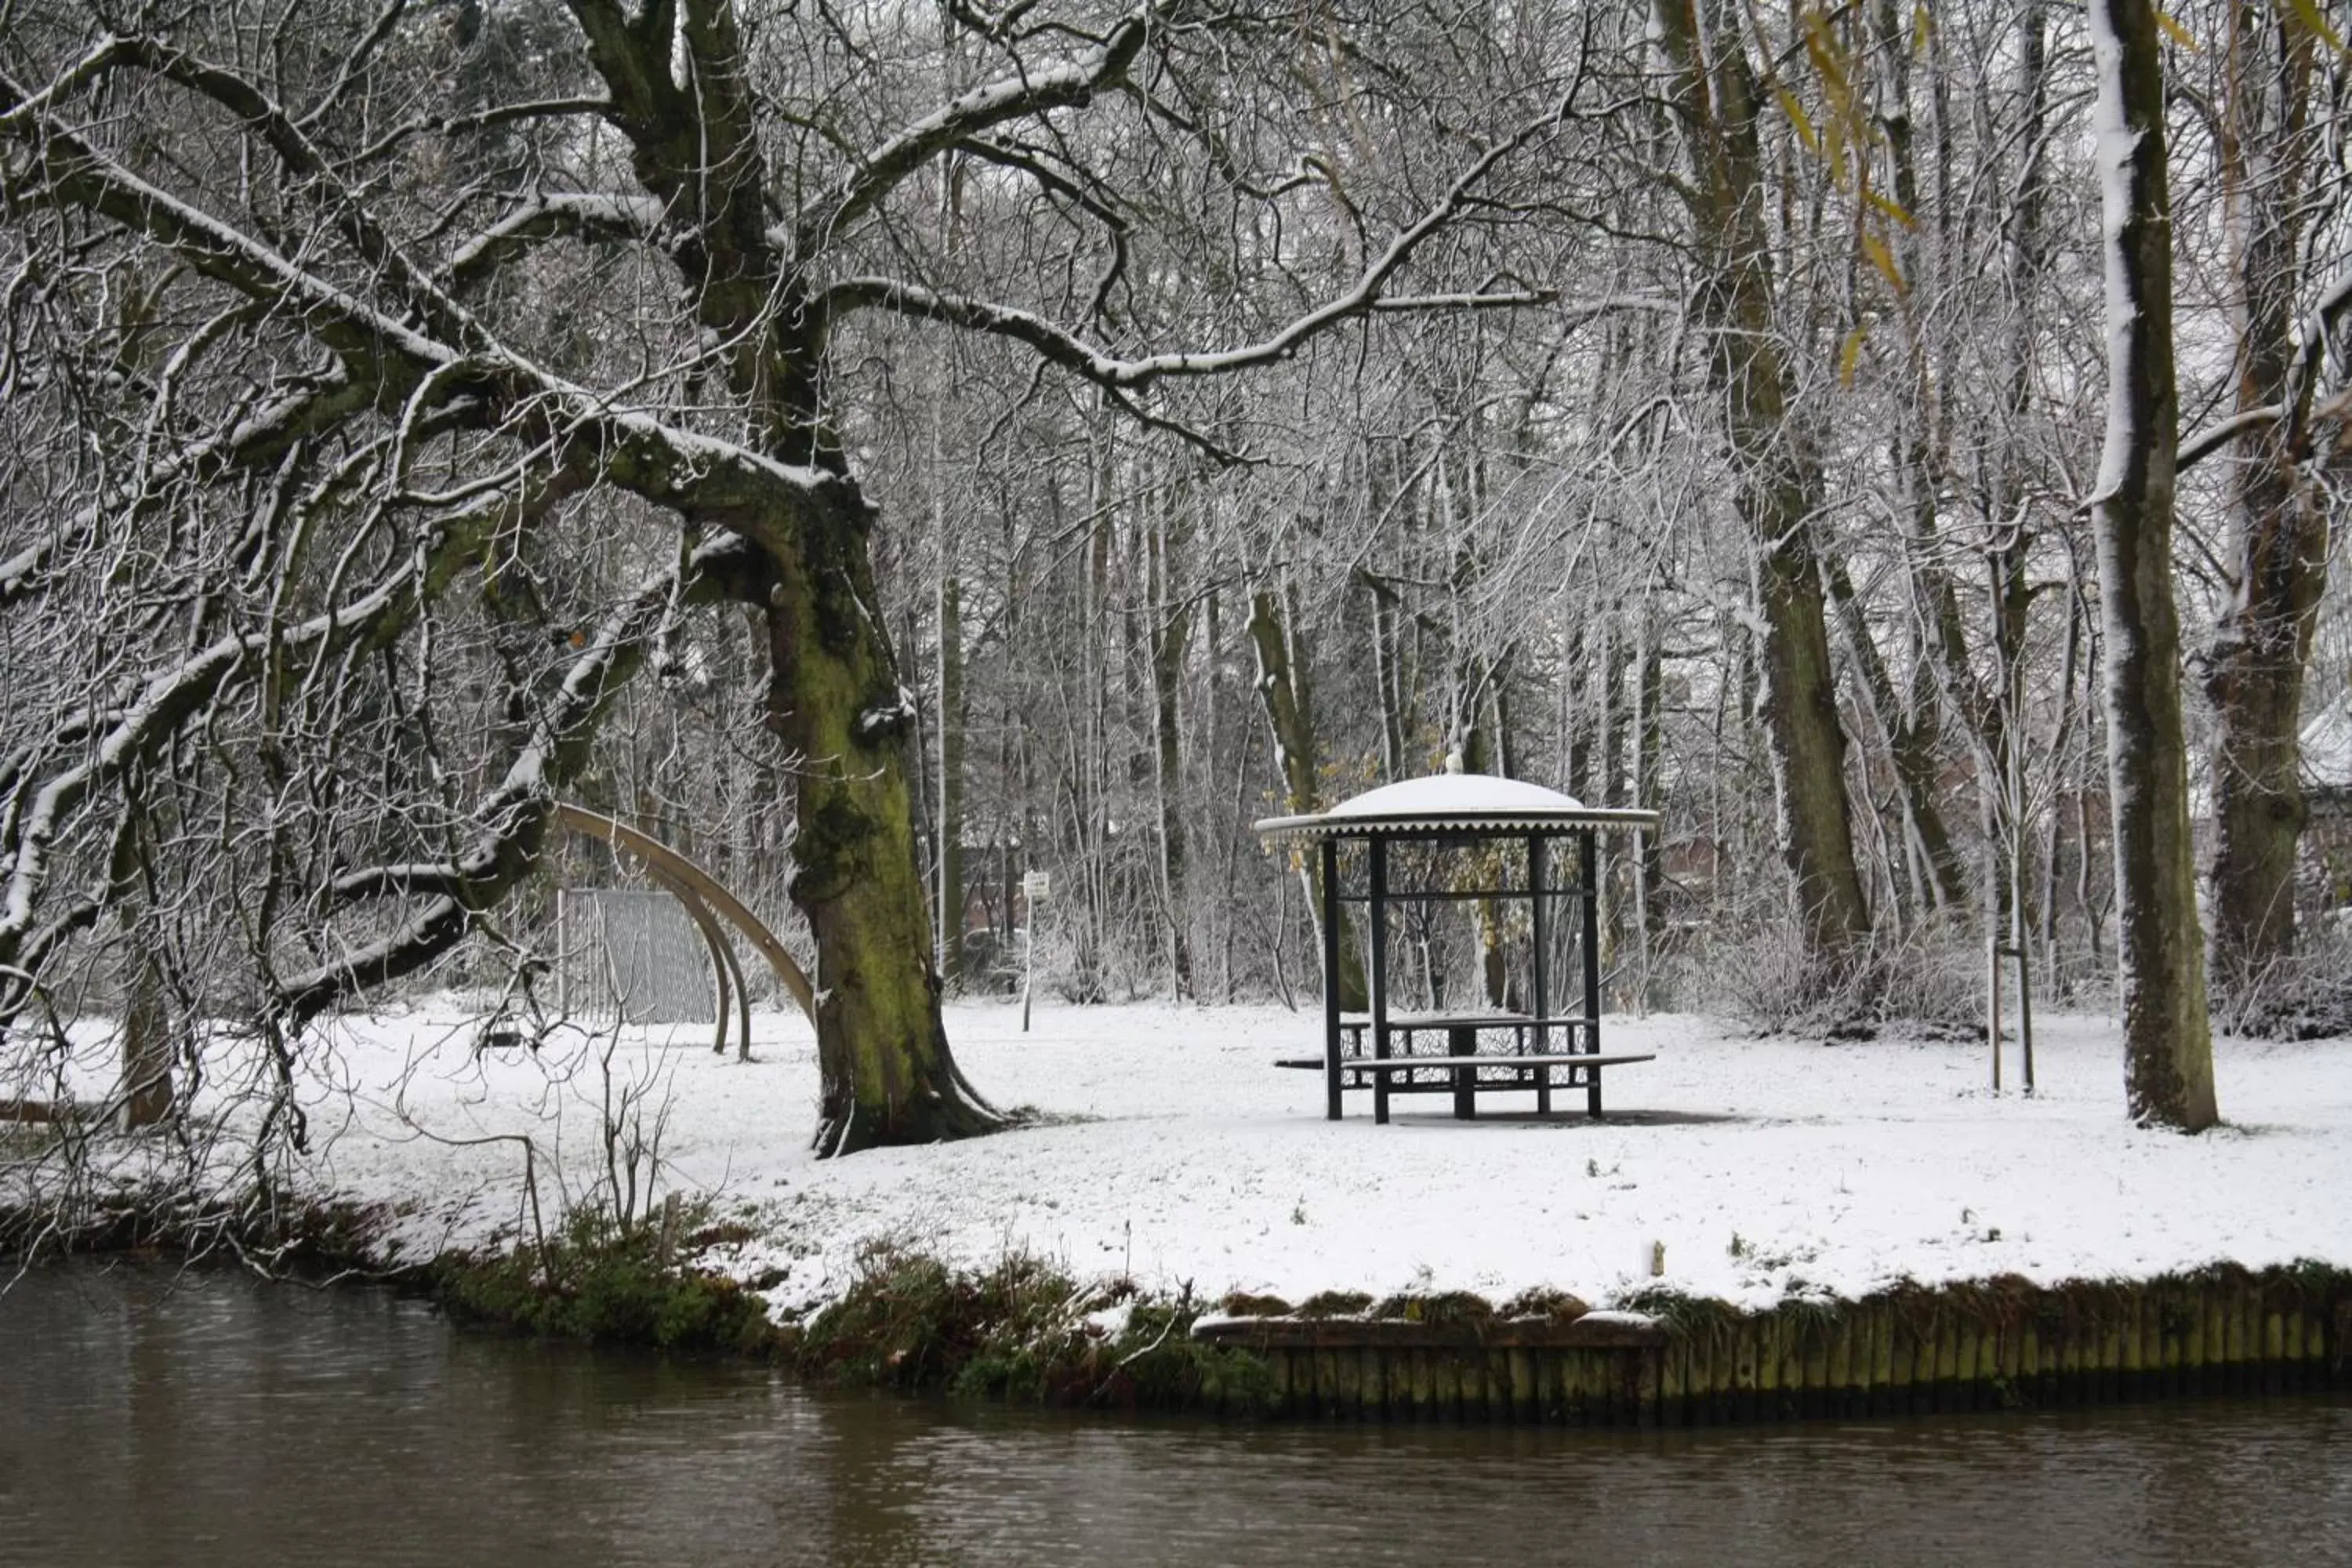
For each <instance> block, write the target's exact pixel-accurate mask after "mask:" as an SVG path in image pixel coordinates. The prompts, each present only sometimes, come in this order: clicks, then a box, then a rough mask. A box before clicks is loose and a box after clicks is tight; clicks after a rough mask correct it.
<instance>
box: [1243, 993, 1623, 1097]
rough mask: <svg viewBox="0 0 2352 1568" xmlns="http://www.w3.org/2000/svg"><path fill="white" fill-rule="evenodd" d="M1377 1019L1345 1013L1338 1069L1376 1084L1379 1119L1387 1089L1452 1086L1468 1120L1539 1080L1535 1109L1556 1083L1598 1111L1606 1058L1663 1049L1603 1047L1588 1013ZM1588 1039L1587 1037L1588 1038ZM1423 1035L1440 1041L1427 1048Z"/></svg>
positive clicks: (1296, 1060)
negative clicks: (1481, 1100) (1484, 1039)
mask: <svg viewBox="0 0 2352 1568" xmlns="http://www.w3.org/2000/svg"><path fill="white" fill-rule="evenodd" d="M1374 1024H1375V1020H1374V1019H1373V1017H1372V1016H1371V1015H1370V1014H1369V1013H1344V1014H1341V1015H1340V1017H1339V1034H1340V1038H1341V1041H1342V1046H1341V1050H1340V1056H1339V1073H1340V1087H1341V1088H1343V1089H1370V1090H1371V1091H1372V1120H1373V1121H1376V1122H1385V1121H1388V1119H1389V1099H1390V1097H1391V1096H1392V1095H1398V1094H1451V1095H1452V1096H1453V1097H1454V1116H1455V1117H1456V1118H1458V1119H1460V1120H1462V1121H1471V1120H1473V1119H1475V1117H1476V1116H1477V1114H1478V1096H1479V1095H1481V1094H1494V1093H1524V1092H1526V1091H1528V1090H1529V1089H1532V1090H1534V1091H1535V1096H1536V1110H1537V1112H1538V1114H1549V1112H1550V1110H1551V1108H1552V1104H1551V1096H1552V1090H1553V1089H1582V1090H1584V1097H1585V1099H1584V1109H1585V1114H1586V1115H1588V1116H1592V1117H1598V1116H1600V1115H1601V1068H1611V1067H1624V1066H1628V1065H1631V1064H1633V1063H1635V1062H1646V1061H1654V1060H1656V1059H1657V1053H1656V1052H1655V1051H1617V1052H1606V1053H1604V1052H1602V1051H1601V1050H1600V1049H1599V1048H1598V1047H1599V1045H1600V1031H1599V1029H1598V1028H1597V1027H1596V1026H1595V1022H1594V1020H1592V1019H1591V1018H1587V1017H1583V1016H1560V1017H1541V1016H1537V1015H1535V1014H1532V1013H1514V1012H1490V1013H1406V1014H1398V1015H1396V1016H1391V1017H1390V1018H1388V1019H1386V1020H1384V1026H1385V1036H1386V1037H1385V1038H1384V1039H1383V1038H1381V1037H1376V1036H1375V1035H1374ZM1491 1034H1507V1035H1508V1036H1509V1039H1508V1040H1507V1041H1506V1042H1497V1043H1496V1046H1488V1047H1484V1048H1482V1043H1481V1040H1480V1037H1481V1036H1482V1035H1491ZM1555 1037H1557V1044H1556V1045H1555ZM1580 1040H1581V1041H1585V1042H1589V1043H1588V1044H1586V1045H1584V1046H1583V1047H1581V1048H1580V1047H1579V1045H1578V1042H1579V1041H1580ZM1424 1041H1428V1042H1432V1043H1433V1044H1436V1045H1437V1046H1438V1048H1434V1049H1425V1048H1422V1044H1423V1042H1424ZM1368 1046H1369V1047H1370V1048H1369V1049H1367V1047H1368ZM1497 1047H1500V1048H1497ZM1275 1065H1276V1067H1284V1068H1303V1069H1312V1070H1315V1071H1321V1070H1324V1068H1326V1067H1327V1066H1328V1064H1327V1063H1326V1062H1325V1061H1324V1059H1323V1058H1321V1057H1284V1058H1277V1059H1276V1063H1275Z"/></svg>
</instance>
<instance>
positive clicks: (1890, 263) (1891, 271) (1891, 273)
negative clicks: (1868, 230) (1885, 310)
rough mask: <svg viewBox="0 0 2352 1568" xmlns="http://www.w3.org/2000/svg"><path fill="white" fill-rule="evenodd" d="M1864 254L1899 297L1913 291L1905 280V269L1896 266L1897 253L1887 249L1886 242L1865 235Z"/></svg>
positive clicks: (1873, 236) (1863, 242)
mask: <svg viewBox="0 0 2352 1568" xmlns="http://www.w3.org/2000/svg"><path fill="white" fill-rule="evenodd" d="M1862 253H1863V255H1864V256H1865V257H1867V258H1869V260H1870V264H1871V266H1873V267H1874V268H1877V269H1878V275H1879V276H1880V277H1881V278H1884V279H1886V286H1887V287H1888V288H1890V289H1894V290H1895V293H1896V294H1898V295H1902V294H1907V293H1909V292H1910V291H1911V285H1910V284H1908V283H1906V282H1905V281H1904V280H1903V269H1902V268H1899V267H1897V266H1895V253H1894V252H1893V251H1891V250H1889V249H1887V248H1886V242H1885V240H1883V239H1881V238H1879V237H1877V236H1876V235H1874V234H1864V236H1863V237H1862Z"/></svg>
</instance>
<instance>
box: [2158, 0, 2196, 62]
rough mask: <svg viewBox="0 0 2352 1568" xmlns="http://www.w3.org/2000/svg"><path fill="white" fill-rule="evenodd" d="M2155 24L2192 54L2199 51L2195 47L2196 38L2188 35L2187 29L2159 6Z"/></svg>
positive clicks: (2166, 35) (2165, 34)
mask: <svg viewBox="0 0 2352 1568" xmlns="http://www.w3.org/2000/svg"><path fill="white" fill-rule="evenodd" d="M2156 25H2157V26H2158V28H2160V29H2161V30H2162V31H2163V33H2164V36H2165V37H2168V38H2170V39H2171V40H2172V41H2173V42H2174V43H2176V44H2179V46H2180V47H2182V48H2184V49H2187V50H2188V51H2189V53H2190V54H2192V55H2193V54H2196V53H2198V52H2200V51H2199V50H2198V47H2197V40H2196V39H2194V38H2192V37H2189V29H2188V28H2186V27H2184V26H2181V25H2180V24H2179V22H2176V21H2174V20H2173V19H2172V17H2171V16H2170V15H2169V14H2168V13H2167V12H2165V11H2164V10H2162V9H2161V8H2159V9H2158V11H2157V13H2156Z"/></svg>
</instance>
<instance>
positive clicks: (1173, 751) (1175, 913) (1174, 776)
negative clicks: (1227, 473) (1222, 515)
mask: <svg viewBox="0 0 2352 1568" xmlns="http://www.w3.org/2000/svg"><path fill="white" fill-rule="evenodd" d="M1183 505H1184V500H1183V498H1181V497H1179V498H1177V499H1176V500H1173V501H1172V502H1171V503H1170V509H1169V512H1168V515H1167V516H1166V517H1165V519H1164V520H1163V521H1162V525H1161V526H1160V528H1156V529H1150V530H1149V531H1147V532H1146V533H1145V536H1144V546H1145V549H1146V551H1147V552H1148V559H1147V561H1146V567H1147V571H1148V574H1149V586H1150V604H1151V606H1152V614H1153V616H1154V619H1153V623H1152V630H1151V696H1152V736H1153V741H1154V746H1153V754H1154V757H1155V758H1156V760H1157V768H1156V771H1155V773H1154V782H1155V784H1156V788H1157V793H1158V795H1159V806H1160V897H1161V907H1162V910H1164V917H1165V920H1166V922H1167V928H1168V967H1169V982H1170V984H1171V985H1172V986H1173V988H1174V991H1175V994H1176V995H1178V996H1179V997H1183V996H1188V995H1191V994H1192V990H1193V985H1192V915H1191V912H1190V911H1191V908H1192V906H1191V904H1190V902H1189V901H1188V900H1186V898H1185V884H1186V865H1185V838H1184V788H1183V784H1184V756H1183V749H1182V745H1181V733H1180V731H1179V729H1178V724H1177V720H1178V718H1179V714H1178V710H1177V696H1178V689H1179V687H1180V686H1181V682H1182V680H1183V679H1184V650H1185V647H1186V645H1187V643H1188V642H1189V640H1190V639H1191V637H1192V605H1191V603H1190V602H1189V601H1187V600H1183V599H1180V598H1179V597H1178V596H1177V594H1176V591H1175V588H1174V585H1173V579H1174V577H1175V563H1174V562H1173V560H1172V559H1171V557H1172V556H1173V555H1174V553H1175V551H1176V547H1177V545H1178V543H1179V542H1180V541H1179V539H1178V537H1177V533H1176V530H1177V522H1176V519H1177V517H1178V516H1179V515H1181V507H1182V506H1183Z"/></svg>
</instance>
